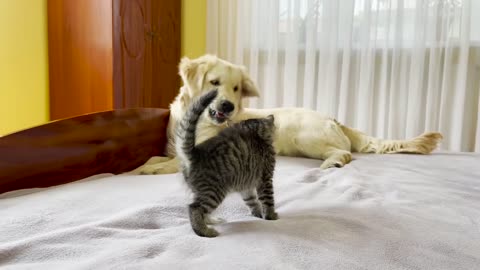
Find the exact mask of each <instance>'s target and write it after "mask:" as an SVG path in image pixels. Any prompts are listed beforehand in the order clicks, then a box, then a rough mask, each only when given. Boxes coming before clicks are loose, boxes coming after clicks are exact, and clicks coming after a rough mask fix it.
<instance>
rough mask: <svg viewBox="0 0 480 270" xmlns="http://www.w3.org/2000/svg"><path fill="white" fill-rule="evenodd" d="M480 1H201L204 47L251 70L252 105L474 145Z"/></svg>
mask: <svg viewBox="0 0 480 270" xmlns="http://www.w3.org/2000/svg"><path fill="white" fill-rule="evenodd" d="M479 2H480V1H477V0H475V1H470V0H424V1H421V0H403V1H402V0H356V1H355V0H339V1H337V0H323V1H321V0H208V12H207V50H208V52H209V53H214V54H217V55H218V56H219V57H222V58H225V59H227V60H230V61H232V62H235V63H238V64H243V65H246V66H247V67H248V68H249V72H250V74H251V76H252V77H253V79H254V80H255V81H256V82H257V84H258V85H259V87H260V90H261V97H260V98H258V99H251V100H250V104H249V106H251V107H259V108H269V107H287V106H295V107H305V108H310V109H314V110H317V111H320V112H322V113H326V114H329V115H331V116H333V117H336V118H337V119H338V120H339V121H340V122H342V123H345V124H347V125H349V126H353V127H356V128H359V129H361V130H363V131H365V132H367V133H369V134H371V135H374V136H379V137H385V138H406V137H412V136H415V135H418V134H420V133H422V132H424V131H427V130H428V131H440V132H442V133H443V134H444V137H445V140H444V143H443V145H442V148H443V149H449V150H452V151H476V152H480V111H479V103H480V98H479V90H480V83H479V78H480V50H479V47H480V43H479V36H480V33H479V31H480V30H479V29H480V22H479V21H477V23H475V20H478V19H477V18H476V17H478V16H480V4H479ZM475 38H476V40H475Z"/></svg>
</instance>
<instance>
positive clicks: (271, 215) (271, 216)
mask: <svg viewBox="0 0 480 270" xmlns="http://www.w3.org/2000/svg"><path fill="white" fill-rule="evenodd" d="M265 219H266V220H277V219H278V214H277V212H274V211H272V212H268V213H267V214H266V215H265Z"/></svg>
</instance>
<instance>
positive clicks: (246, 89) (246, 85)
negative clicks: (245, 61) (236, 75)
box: [240, 66, 260, 97]
mask: <svg viewBox="0 0 480 270" xmlns="http://www.w3.org/2000/svg"><path fill="white" fill-rule="evenodd" d="M240 70H241V71H242V96H244V97H258V96H260V93H259V92H258V88H257V86H256V85H255V83H254V82H253V81H252V79H251V78H250V76H249V75H248V72H247V68H246V67H244V66H241V67H240Z"/></svg>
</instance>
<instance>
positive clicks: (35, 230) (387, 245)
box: [0, 152, 480, 269]
mask: <svg viewBox="0 0 480 270" xmlns="http://www.w3.org/2000/svg"><path fill="white" fill-rule="evenodd" d="M320 164H321V161H318V160H310V159H302V158H288V157H279V158H278V161H277V166H276V170H275V177H274V186H275V196H276V202H277V212H278V213H279V216H280V219H279V220H276V221H266V220H261V219H257V218H255V217H252V216H251V215H250V214H249V211H248V208H247V207H246V206H245V205H244V203H243V201H242V200H241V198H240V196H239V195H238V194H232V195H230V196H228V197H227V199H226V200H225V201H224V202H223V204H222V205H221V206H220V207H219V208H218V209H217V211H216V212H215V213H214V216H215V217H219V218H222V219H224V222H223V223H221V224H217V225H214V226H215V228H216V229H217V230H218V231H219V232H220V236H218V237H217V238H212V239H209V238H201V237H198V236H197V235H195V234H194V233H193V232H192V230H191V227H190V223H189V220H188V215H187V211H186V205H187V204H188V203H189V201H190V199H191V194H190V192H189V191H188V188H187V187H186V186H185V184H184V183H183V180H182V177H181V175H180V174H170V175H158V176H155V175H148V176H147V175H133V174H125V175H115V176H114V175H111V174H103V175H97V176H93V177H90V178H88V179H84V180H82V181H78V182H74V183H70V184H66V185H61V186H56V187H52V188H46V189H32V190H22V191H14V192H10V193H6V194H3V195H0V268H2V269H478V267H479V265H480V225H479V224H480V169H479V166H480V156H479V155H475V154H466V153H442V152H439V153H434V154H432V155H429V156H420V155H401V154H398V155H368V154H356V155H354V160H353V162H352V163H350V164H348V165H346V166H345V167H344V168H341V169H338V168H335V169H328V170H320V169H319V165H320ZM65 177H68V175H66V176H65Z"/></svg>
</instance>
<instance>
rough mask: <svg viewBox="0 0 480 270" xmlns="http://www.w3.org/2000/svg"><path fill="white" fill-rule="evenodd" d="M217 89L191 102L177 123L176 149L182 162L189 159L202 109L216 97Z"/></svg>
mask: <svg viewBox="0 0 480 270" xmlns="http://www.w3.org/2000/svg"><path fill="white" fill-rule="evenodd" d="M217 94H218V91H217V90H212V91H210V92H208V93H206V94H204V95H202V96H200V98H198V99H197V100H196V101H195V102H193V103H192V104H191V105H190V106H189V108H188V110H187V112H186V113H185V115H184V116H183V118H182V121H181V122H180V125H178V127H177V130H176V138H175V141H176V144H175V147H176V150H177V155H178V156H179V158H180V159H185V158H186V159H187V160H183V162H187V163H188V161H189V160H190V159H191V156H192V151H193V149H194V148H195V137H196V131H197V123H198V120H199V119H200V116H201V115H202V113H203V111H205V109H206V108H207V107H208V105H210V103H212V101H213V100H214V99H215V98H216V97H217Z"/></svg>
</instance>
